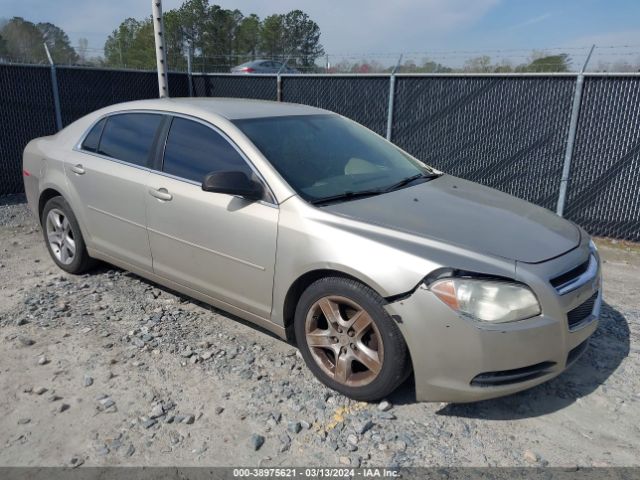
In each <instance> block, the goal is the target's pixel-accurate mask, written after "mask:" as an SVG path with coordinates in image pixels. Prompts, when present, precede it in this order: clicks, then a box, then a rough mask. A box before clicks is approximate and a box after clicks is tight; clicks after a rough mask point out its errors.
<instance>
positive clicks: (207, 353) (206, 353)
mask: <svg viewBox="0 0 640 480" xmlns="http://www.w3.org/2000/svg"><path fill="white" fill-rule="evenodd" d="M212 356H213V353H211V352H204V353H203V354H202V355H200V358H202V359H203V360H209V359H210V358H211V357H212Z"/></svg>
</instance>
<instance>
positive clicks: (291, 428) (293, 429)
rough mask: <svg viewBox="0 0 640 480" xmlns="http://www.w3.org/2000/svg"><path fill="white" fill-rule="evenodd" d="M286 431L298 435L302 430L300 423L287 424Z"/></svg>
mask: <svg viewBox="0 0 640 480" xmlns="http://www.w3.org/2000/svg"><path fill="white" fill-rule="evenodd" d="M287 430H289V431H290V432H291V433H299V432H300V430H302V425H300V422H289V423H288V424H287Z"/></svg>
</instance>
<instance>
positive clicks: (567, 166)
mask: <svg viewBox="0 0 640 480" xmlns="http://www.w3.org/2000/svg"><path fill="white" fill-rule="evenodd" d="M595 48H596V46H595V45H592V46H591V50H589V55H587V59H586V60H585V62H584V65H583V66H582V69H581V70H580V72H579V73H578V77H577V79H576V90H575V93H574V95H573V105H572V107H571V119H570V121H569V136H568V137H567V148H566V149H565V152H564V163H563V164H562V177H561V178H560V192H559V194H558V204H557V205H556V213H557V214H558V215H559V216H561V217H562V215H563V214H564V206H565V202H566V200H567V187H568V185H569V175H570V173H571V159H572V157H573V147H574V145H575V142H576V132H577V131H578V120H579V118H580V103H581V101H582V89H583V87H584V71H585V70H586V68H587V65H588V64H589V60H591V55H592V54H593V51H594V50H595Z"/></svg>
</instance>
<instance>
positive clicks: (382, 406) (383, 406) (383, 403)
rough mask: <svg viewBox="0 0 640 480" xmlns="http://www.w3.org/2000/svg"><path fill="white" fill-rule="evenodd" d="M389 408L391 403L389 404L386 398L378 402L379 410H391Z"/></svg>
mask: <svg viewBox="0 0 640 480" xmlns="http://www.w3.org/2000/svg"><path fill="white" fill-rule="evenodd" d="M391 408H393V405H392V404H391V402H388V401H386V400H383V401H381V402H380V403H379V404H378V410H380V411H381V412H386V411H387V410H391Z"/></svg>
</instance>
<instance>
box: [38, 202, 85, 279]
mask: <svg viewBox="0 0 640 480" xmlns="http://www.w3.org/2000/svg"><path fill="white" fill-rule="evenodd" d="M41 220H42V231H43V233H44V239H45V242H46V245H47V249H48V250H49V254H50V255H51V258H52V259H53V261H54V262H55V263H56V265H58V266H59V267H60V268H62V269H63V270H65V271H67V272H69V273H75V274H80V273H84V272H86V271H87V270H88V269H89V268H91V267H92V266H93V264H94V260H93V259H92V258H91V257H89V254H88V253H87V249H86V246H85V243H84V239H83V238H82V233H81V232H80V226H79V225H78V221H77V220H76V217H75V215H74V214H73V211H72V210H71V207H69V204H68V203H67V202H66V201H65V200H64V198H62V197H59V196H58V197H53V198H51V199H50V200H49V201H48V202H47V203H46V204H45V206H44V209H43V210H42V219H41Z"/></svg>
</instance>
